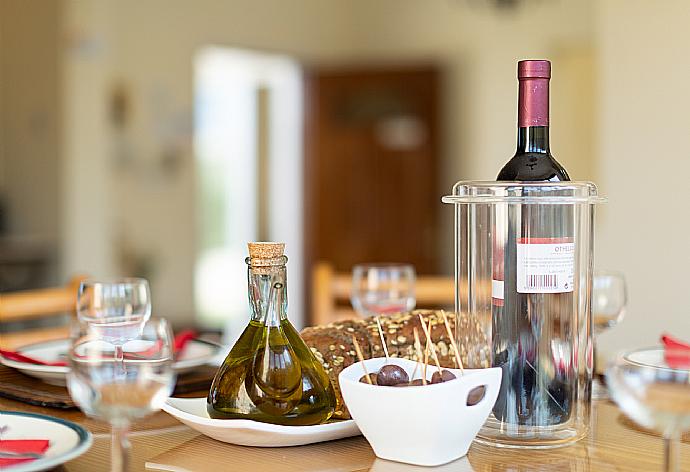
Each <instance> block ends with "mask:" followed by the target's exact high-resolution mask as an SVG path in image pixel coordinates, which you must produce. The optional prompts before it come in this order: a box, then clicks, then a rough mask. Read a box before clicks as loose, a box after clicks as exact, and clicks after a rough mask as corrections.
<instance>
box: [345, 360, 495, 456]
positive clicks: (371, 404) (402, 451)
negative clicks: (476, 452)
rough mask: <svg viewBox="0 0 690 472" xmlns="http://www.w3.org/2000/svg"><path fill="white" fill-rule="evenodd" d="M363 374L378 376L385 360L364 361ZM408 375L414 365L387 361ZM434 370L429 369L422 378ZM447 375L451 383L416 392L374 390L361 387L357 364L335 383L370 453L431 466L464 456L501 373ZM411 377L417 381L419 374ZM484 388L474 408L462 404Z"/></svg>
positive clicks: (410, 389) (485, 414)
mask: <svg viewBox="0 0 690 472" xmlns="http://www.w3.org/2000/svg"><path fill="white" fill-rule="evenodd" d="M364 362H365V364H366V368H367V371H368V372H378V370H379V369H380V368H381V366H383V365H384V364H385V363H386V359H385V358H383V357H378V358H374V359H369V360H366V361H364ZM390 362H391V363H392V364H396V365H399V366H400V367H402V368H403V369H405V370H406V371H407V373H408V375H411V374H412V372H413V371H414V369H415V364H416V363H415V362H414V361H410V360H407V359H393V358H391V359H390ZM435 370H436V368H435V367H434V368H432V367H431V366H429V368H428V369H427V377H428V378H429V379H431V375H432V374H433V373H434V371H435ZM448 370H450V371H452V372H453V373H454V374H455V375H456V376H457V379H455V380H451V381H449V382H444V383H441V384H435V385H427V386H420V387H403V388H401V387H380V386H377V385H369V384H367V383H362V382H360V381H359V379H360V378H361V377H362V375H364V371H363V369H362V364H361V363H359V362H358V363H356V364H353V365H351V366H350V367H348V368H346V369H344V370H343V371H342V372H341V373H340V376H339V377H338V380H339V381H340V389H341V391H342V394H343V399H344V400H345V404H346V405H347V408H348V410H350V414H351V415H352V419H354V420H355V422H356V423H357V426H358V427H359V429H360V431H362V434H363V435H364V437H366V438H367V441H369V443H370V444H371V447H372V448H373V449H374V453H376V455H377V456H378V457H380V458H381V459H388V460H392V461H397V462H405V463H408V464H415V465H424V466H435V465H441V464H445V463H447V462H450V461H453V460H455V459H458V458H459V457H462V456H464V455H465V454H467V450H468V449H469V448H470V444H472V440H473V439H474V437H475V436H476V435H477V433H478V432H479V429H480V428H481V427H482V425H483V424H484V422H485V421H486V419H487V418H488V416H489V413H490V412H491V409H492V408H493V406H494V403H496V397H497V396H498V389H499V386H500V385H501V369H500V368H499V367H495V368H492V369H475V370H469V369H466V370H465V373H464V375H461V374H460V371H459V370H456V369H448ZM416 377H420V374H419V370H418V373H417V375H416ZM482 385H484V386H485V387H486V392H485V394H484V397H483V398H482V400H481V401H480V402H479V403H477V404H476V405H472V406H468V405H467V395H468V394H469V392H470V391H472V389H474V388H476V387H479V386H482Z"/></svg>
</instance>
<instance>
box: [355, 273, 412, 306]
mask: <svg viewBox="0 0 690 472" xmlns="http://www.w3.org/2000/svg"><path fill="white" fill-rule="evenodd" d="M415 279H416V275H415V270H414V267H413V266H411V265H409V264H360V265H356V266H355V267H354V269H353V270H352V295H351V302H352V306H353V307H354V309H355V310H357V312H359V313H360V314H363V315H367V316H371V315H383V314H390V313H399V312H405V311H410V310H412V309H413V308H414V307H415V292H414V286H415Z"/></svg>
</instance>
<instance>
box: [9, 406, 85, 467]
mask: <svg viewBox="0 0 690 472" xmlns="http://www.w3.org/2000/svg"><path fill="white" fill-rule="evenodd" d="M0 431H2V439H3V440H10V439H47V440H48V441H49V445H48V449H47V450H46V451H45V452H44V453H43V454H42V455H41V456H40V457H39V458H37V459H35V460H32V461H29V462H22V463H18V464H14V465H11V466H3V469H2V470H3V471H7V472H34V471H39V470H46V469H51V468H53V467H57V466H58V465H60V464H64V463H65V462H67V461H69V460H72V459H75V458H76V457H79V456H80V455H82V454H84V453H85V452H86V451H88V450H89V448H90V447H91V444H92V442H93V437H92V436H91V433H90V432H89V431H87V430H86V429H84V428H83V427H81V426H79V425H78V424H75V423H72V422H71V421H67V420H64V419H62V418H56V417H54V416H47V415H40V414H37V413H25V412H21V411H0Z"/></svg>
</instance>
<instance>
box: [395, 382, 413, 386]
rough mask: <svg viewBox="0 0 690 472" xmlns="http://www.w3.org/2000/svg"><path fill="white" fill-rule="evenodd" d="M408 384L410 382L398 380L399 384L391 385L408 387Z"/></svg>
mask: <svg viewBox="0 0 690 472" xmlns="http://www.w3.org/2000/svg"><path fill="white" fill-rule="evenodd" d="M410 386H412V384H410V383H409V382H400V383H399V384H395V385H393V387H410Z"/></svg>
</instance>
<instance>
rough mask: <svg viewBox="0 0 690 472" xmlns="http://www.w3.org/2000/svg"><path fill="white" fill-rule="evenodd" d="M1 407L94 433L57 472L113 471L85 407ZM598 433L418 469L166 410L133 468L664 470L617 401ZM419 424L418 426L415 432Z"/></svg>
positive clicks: (103, 434)
mask: <svg viewBox="0 0 690 472" xmlns="http://www.w3.org/2000/svg"><path fill="white" fill-rule="evenodd" d="M0 410H13V411H27V412H36V413H42V414H46V415H51V416H59V417H62V418H65V419H68V420H71V421H74V422H76V423H79V424H81V425H83V426H85V427H86V428H88V429H89V430H90V431H91V432H92V433H93V434H94V443H93V446H92V447H91V449H90V450H89V451H88V452H86V453H85V454H84V455H82V456H81V457H79V458H77V459H75V460H72V461H70V462H68V463H67V464H65V465H63V466H62V467H61V468H58V469H57V470H62V471H70V472H78V471H89V472H96V471H106V470H108V468H109V463H110V457H109V454H110V436H109V432H108V431H109V430H108V427H107V426H106V425H105V424H103V423H101V422H98V421H96V420H93V419H91V418H87V417H85V416H84V415H83V414H82V413H81V412H79V411H77V410H69V411H63V410H55V409H49V408H41V407H33V406H30V405H26V404H23V403H18V402H15V401H12V400H5V399H0ZM592 410H593V418H592V431H591V433H590V435H589V436H588V437H587V438H585V439H583V440H582V441H580V442H578V443H576V444H574V445H571V446H568V447H564V448H559V449H552V450H540V451H535V450H515V449H501V448H494V447H490V446H484V445H480V444H476V443H475V444H473V445H472V447H471V448H470V451H469V453H468V454H467V457H465V458H462V459H459V460H457V461H455V462H452V463H450V464H447V465H445V466H441V467H437V468H427V467H414V466H409V465H404V464H398V463H395V462H389V461H385V460H381V459H377V458H376V456H375V455H374V453H373V451H372V449H371V447H370V446H369V444H368V443H367V441H366V440H365V439H364V438H363V437H361V436H360V437H356V438H350V439H342V440H339V441H331V442H326V443H320V444H313V445H309V446H299V447H288V448H252V447H243V446H235V445H231V444H225V443H222V442H219V441H215V440H213V439H211V438H208V437H206V436H203V435H201V434H200V433H197V432H196V431H194V430H192V429H191V428H189V427H187V426H184V425H182V424H181V423H179V422H178V421H177V420H175V419H174V418H172V417H171V416H169V415H167V414H166V413H164V412H158V413H156V414H153V415H151V416H150V417H149V418H146V419H145V420H144V421H141V422H139V423H136V424H135V425H133V428H132V433H131V436H130V440H131V443H132V462H131V470H135V471H140V470H142V471H143V470H150V471H156V470H158V471H160V470H166V471H176V472H185V471H218V472H219V471H251V472H262V471H277V472H289V471H376V472H382V471H383V472H408V471H410V472H411V471H430V470H433V471H436V470H438V471H444V472H445V471H476V472H484V471H510V472H517V471H538V472H546V471H578V472H580V471H657V470H661V469H662V453H663V443H662V440H661V438H659V437H658V436H657V435H655V434H653V433H650V432H645V431H643V430H641V429H639V428H637V427H636V426H635V425H634V424H633V423H632V422H631V421H629V420H628V419H627V418H626V417H625V416H623V415H622V414H621V412H620V410H619V409H618V408H617V407H616V406H615V405H614V404H612V403H609V402H605V401H603V402H595V403H594V405H593V409H592ZM413 430H414V426H413V425H410V434H413ZM681 464H682V466H681V469H682V470H687V471H690V444H688V442H687V438H686V441H685V442H684V443H683V444H682V446H681Z"/></svg>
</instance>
